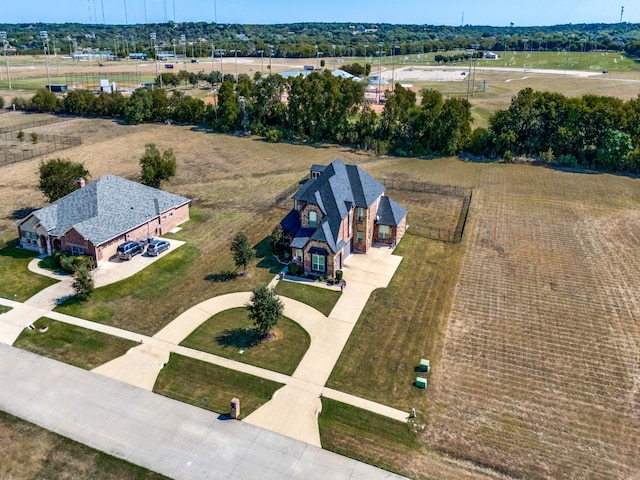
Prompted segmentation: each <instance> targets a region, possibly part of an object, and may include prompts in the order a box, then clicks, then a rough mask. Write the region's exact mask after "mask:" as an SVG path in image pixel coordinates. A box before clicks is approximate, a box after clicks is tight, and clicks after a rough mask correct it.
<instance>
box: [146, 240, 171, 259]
mask: <svg viewBox="0 0 640 480" xmlns="http://www.w3.org/2000/svg"><path fill="white" fill-rule="evenodd" d="M170 246H171V245H170V244H169V242H167V241H166V240H153V241H152V242H151V243H150V244H149V246H148V247H147V254H149V255H151V256H152V257H155V256H158V255H160V254H161V253H162V252H164V251H166V250H169V247H170Z"/></svg>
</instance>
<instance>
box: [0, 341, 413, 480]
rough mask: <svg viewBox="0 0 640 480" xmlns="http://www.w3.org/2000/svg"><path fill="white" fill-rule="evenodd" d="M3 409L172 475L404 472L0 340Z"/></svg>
mask: <svg viewBox="0 0 640 480" xmlns="http://www.w3.org/2000/svg"><path fill="white" fill-rule="evenodd" d="M0 385H2V388H0V409H1V410H3V411H5V412H8V413H10V414H11V415H15V416H17V417H20V418H23V419H25V420H27V421H29V422H32V423H35V424H36V425H40V426H41V427H43V428H46V429H47V430H51V431H53V432H56V433H59V434H61V435H64V436H66V437H69V438H72V439H73V440H76V441H78V442H81V443H83V444H85V445H88V446H90V447H93V448H96V449H98V450H101V451H104V452H107V453H109V454H111V455H114V456H116V457H119V458H123V459H125V460H128V461H130V462H132V463H135V464H137V465H141V466H143V467H146V468H149V469H151V470H153V471H156V472H158V473H161V474H163V475H166V476H168V477H171V478H174V479H178V480H181V479H184V480H200V479H203V480H204V479H211V480H222V479H225V480H227V479H234V480H237V479H255V478H259V479H266V480H269V479H273V480H279V479H300V480H306V479H331V480H334V479H335V480H378V479H401V478H404V477H400V476H398V475H395V474H392V473H390V472H387V471H384V470H381V469H378V468H375V467H372V466H370V465H366V464H364V463H361V462H357V461H355V460H352V459H349V458H346V457H342V456H340V455H337V454H334V453H331V452H328V451H326V450H322V449H320V448H317V447H314V446H312V445H309V444H307V443H303V442H299V441H296V440H294V439H291V438H288V437H285V436H282V435H279V434H277V433H273V432H270V431H267V430H263V429H260V428H257V427H254V426H252V425H249V424H247V423H245V422H238V421H234V420H224V419H223V418H222V417H220V416H219V415H217V414H216V413H213V412H210V411H207V410H204V409H201V408H197V407H193V406H191V405H187V404H184V403H181V402H177V401H175V400H171V399H169V398H166V397H162V396H160V395H156V394H154V393H151V392H148V391H146V390H143V389H140V388H137V387H134V386H131V385H128V384H126V383H123V382H119V381H117V380H112V379H110V378H107V377H103V376H101V375H95V374H93V373H91V372H87V371H85V370H82V369H79V368H76V367H72V366H69V365H66V364H63V363H60V362H56V361H54V360H50V359H47V358H45V357H40V356H38V355H34V354H31V353H29V352H25V351H22V350H18V349H15V348H13V347H10V346H6V345H2V344H0Z"/></svg>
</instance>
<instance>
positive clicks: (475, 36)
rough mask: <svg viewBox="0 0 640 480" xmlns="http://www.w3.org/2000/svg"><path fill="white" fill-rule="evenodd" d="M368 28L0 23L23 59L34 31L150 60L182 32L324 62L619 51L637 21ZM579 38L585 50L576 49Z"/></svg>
mask: <svg viewBox="0 0 640 480" xmlns="http://www.w3.org/2000/svg"><path fill="white" fill-rule="evenodd" d="M365 27H366V29H365ZM368 27H371V25H367V24H365V25H357V24H356V25H354V24H349V23H292V24H280V25H239V24H231V25H229V24H212V23H206V22H186V23H181V24H179V25H176V24H174V23H173V22H167V23H163V24H144V25H140V24H137V25H135V24H130V25H100V26H98V25H86V24H38V25H36V26H34V25H33V24H23V25H1V24H0V30H3V31H7V32H8V40H9V42H10V44H11V45H12V46H15V47H18V48H20V50H21V51H22V52H24V53H25V54H41V53H43V48H44V46H43V43H42V40H41V39H40V38H39V37H38V35H37V32H38V31H41V30H46V31H48V33H49V37H50V48H52V49H55V50H56V51H57V52H58V53H60V52H64V53H67V52H68V53H71V52H72V51H74V50H75V49H76V48H77V49H79V50H82V49H85V50H88V49H92V50H94V51H109V52H111V53H112V54H114V55H118V56H121V57H126V56H127V54H128V53H130V52H146V53H147V54H148V55H149V56H150V57H152V56H153V54H154V48H153V44H152V43H151V41H150V39H149V38H150V34H151V33H152V32H153V33H155V34H156V35H157V39H158V40H157V42H158V44H159V45H160V48H161V50H172V49H173V43H174V42H177V41H178V40H179V38H180V36H181V35H185V37H186V40H187V43H186V44H185V45H184V46H182V45H178V47H177V52H178V53H179V54H183V53H184V54H186V55H187V56H190V55H192V54H193V55H194V56H200V57H202V56H204V57H210V56H211V50H212V48H213V47H214V46H215V48H216V49H217V50H218V51H219V52H222V51H226V53H225V54H226V55H233V54H235V50H238V51H239V52H238V55H241V56H244V55H252V56H260V55H263V56H264V57H268V56H269V52H273V56H275V57H281V58H282V57H296V58H313V57H315V56H316V54H317V52H322V53H323V55H324V56H325V57H331V56H332V55H334V52H335V55H338V56H359V57H362V56H363V55H364V49H365V47H364V46H365V45H368V46H369V50H368V54H369V55H371V54H372V51H373V47H372V46H373V45H377V44H378V43H383V44H384V46H382V48H381V50H383V51H387V52H388V51H389V48H390V47H391V46H392V45H398V46H399V48H398V51H396V53H397V54H399V55H404V54H410V53H424V52H437V51H442V50H455V49H458V48H469V45H470V44H474V43H477V44H479V45H481V48H483V49H488V50H502V49H503V48H504V49H506V50H521V49H523V48H525V47H526V46H527V45H529V46H530V47H533V48H535V49H545V50H565V49H567V48H572V49H574V50H580V49H582V48H584V49H587V50H593V49H601V50H605V49H608V50H621V49H622V48H624V46H625V44H628V43H629V42H631V41H633V40H635V39H638V36H639V33H640V29H639V27H638V24H632V23H619V24H578V25H558V26H535V27H521V26H516V25H512V26H510V27H508V26H504V27H492V26H471V25H465V26H461V27H454V26H445V25H438V26H435V25H390V24H378V25H376V26H375V27H377V28H368ZM354 32H355V33H356V34H355V35H354ZM56 39H57V40H56ZM581 41H584V43H585V44H584V46H581V45H580V42H581ZM534 44H535V46H533V45H534ZM334 47H335V48H334ZM232 51H233V52H234V53H233V54H232V53H230V52H232ZM259 52H262V54H261V53H259ZM64 53H63V54H64Z"/></svg>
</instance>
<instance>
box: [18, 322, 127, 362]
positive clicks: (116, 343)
mask: <svg viewBox="0 0 640 480" xmlns="http://www.w3.org/2000/svg"><path fill="white" fill-rule="evenodd" d="M33 325H34V326H35V327H36V329H35V330H30V329H28V328H26V329H24V330H23V331H22V333H21V334H20V336H19V337H18V339H17V340H16V341H15V343H14V344H13V346H14V347H17V348H22V349H23V350H28V351H30V352H33V353H37V354H38V355H43V356H45V357H49V358H53V359H54V360H59V361H61V362H65V363H69V364H71V365H75V366H76V367H80V368H84V369H87V370H91V369H93V368H96V367H97V366H99V365H102V364H103V363H106V362H108V361H109V360H113V359H114V358H117V357H119V356H121V355H124V354H125V353H127V351H128V350H129V349H130V348H132V347H134V346H136V345H137V343H136V342H132V341H130V340H126V339H124V338H119V337H114V336H112V335H107V334H106V333H102V332H95V331H93V330H87V329H86V328H82V327H77V326H75V325H69V324H67V323H62V322H57V321H55V320H51V319H49V318H45V317H43V318H40V319H38V320H37V321H36V322H35V323H34V324H33ZM43 326H46V327H47V331H46V332H44V333H42V332H40V331H39V328H41V327H43Z"/></svg>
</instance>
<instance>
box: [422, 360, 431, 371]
mask: <svg viewBox="0 0 640 480" xmlns="http://www.w3.org/2000/svg"><path fill="white" fill-rule="evenodd" d="M430 369H431V363H430V362H429V360H427V359H426V358H423V359H421V360H420V371H421V372H428V371H429V370H430Z"/></svg>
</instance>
